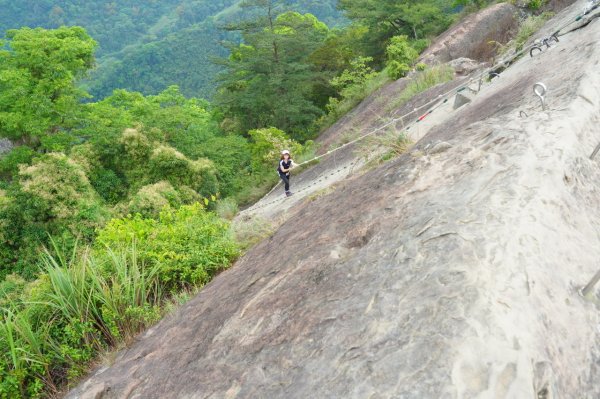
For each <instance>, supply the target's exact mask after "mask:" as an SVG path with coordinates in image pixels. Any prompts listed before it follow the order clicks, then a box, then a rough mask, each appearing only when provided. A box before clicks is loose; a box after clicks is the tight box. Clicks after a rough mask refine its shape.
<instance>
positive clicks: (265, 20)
mask: <svg viewBox="0 0 600 399" xmlns="http://www.w3.org/2000/svg"><path fill="white" fill-rule="evenodd" d="M252 4H253V6H254V7H255V8H258V9H259V10H260V11H261V14H259V16H258V17H257V18H256V19H254V20H251V21H249V22H244V23H242V24H239V25H237V27H235V29H239V30H240V31H241V32H242V36H243V39H244V42H243V43H242V44H240V45H232V44H229V45H228V47H229V48H230V50H231V56H230V57H229V58H228V59H226V60H223V65H224V66H225V68H226V72H224V73H223V74H222V75H221V80H220V86H219V93H218V95H217V102H218V104H219V105H220V106H221V107H222V108H223V112H224V114H225V116H226V117H228V118H231V119H233V120H235V122H236V126H238V128H239V130H241V131H243V132H246V131H248V130H251V129H256V128H264V127H269V126H275V127H277V128H279V129H282V130H284V131H287V132H289V133H290V134H291V135H292V136H293V137H294V138H295V139H300V140H302V139H307V138H309V137H310V136H311V135H312V134H311V133H310V127H311V126H312V123H313V121H314V120H315V119H316V118H317V117H318V116H319V115H321V114H322V112H323V111H322V106H323V105H324V103H325V102H326V100H327V98H318V97H319V95H318V93H319V88H320V87H321V86H324V85H328V81H329V78H330V77H331V74H330V73H329V74H328V73H327V72H325V71H323V70H320V69H319V68H318V67H317V66H316V65H315V64H314V63H313V62H312V61H311V55H312V54H313V53H314V52H315V50H317V49H318V48H319V46H321V45H322V44H323V43H324V41H325V40H326V39H327V37H328V35H329V29H328V28H327V26H326V25H325V24H323V23H322V22H320V21H319V20H318V19H317V18H316V17H315V16H314V15H312V14H304V15H302V14H299V13H297V12H285V13H282V14H279V15H277V16H276V15H275V14H276V12H277V9H278V8H277V6H278V3H277V2H274V1H270V0H259V1H255V2H253V3H252ZM319 102H321V104H319Z"/></svg>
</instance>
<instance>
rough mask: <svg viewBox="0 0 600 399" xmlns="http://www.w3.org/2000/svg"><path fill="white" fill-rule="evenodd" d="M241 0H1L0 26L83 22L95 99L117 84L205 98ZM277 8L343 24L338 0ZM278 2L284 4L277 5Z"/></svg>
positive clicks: (306, 0) (292, 1)
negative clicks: (93, 49) (92, 58)
mask: <svg viewBox="0 0 600 399" xmlns="http://www.w3.org/2000/svg"><path fill="white" fill-rule="evenodd" d="M241 3H243V1H241V0H220V1H212V0H164V1H163V0H161V1H156V0H151V1H141V0H134V1H127V2H124V3H123V2H114V1H105V0H104V1H86V2H81V1H73V0H70V1H56V0H44V1H37V0H36V1H33V0H25V1H11V0H0V31H2V32H5V31H7V30H8V29H14V28H20V27H22V26H29V27H38V26H40V27H45V28H58V27H60V26H62V25H67V26H73V25H77V26H82V27H84V28H85V29H86V30H87V31H88V33H89V34H90V35H91V36H92V37H93V38H94V39H95V40H96V41H97V42H98V43H99V46H98V50H97V64H98V67H97V69H96V70H94V71H92V72H91V78H90V79H89V80H86V81H85V83H84V86H85V87H86V88H87V89H88V90H89V92H90V93H91V94H92V95H93V96H94V97H96V98H103V97H105V96H107V95H110V94H111V92H112V90H114V89H116V88H124V89H128V90H135V91H140V92H142V93H144V94H157V93H158V92H160V91H162V90H164V89H165V88H167V87H168V86H170V85H174V84H176V85H178V86H179V87H180V89H181V91H182V93H184V94H185V95H188V96H198V97H203V98H208V97H211V95H212V93H213V91H214V88H215V83H214V78H215V75H216V74H217V73H218V72H219V71H220V68H219V67H218V66H216V65H215V64H214V63H213V62H212V59H213V58H216V57H220V56H224V55H226V51H225V50H224V49H223V47H222V46H220V44H219V42H220V41H221V40H224V39H231V40H238V39H239V36H237V35H235V34H228V33H227V32H225V31H223V30H222V29H221V28H222V27H223V26H224V25H226V24H228V23H230V22H232V21H237V20H239V19H240V18H242V17H241V13H243V7H240V4H241ZM281 3H282V4H280V5H279V8H281V9H293V10H296V11H300V12H310V13H312V14H314V15H316V16H317V17H318V18H319V19H321V20H322V21H324V22H325V23H327V24H328V25H329V26H337V25H342V24H344V23H345V19H344V17H343V16H342V13H341V12H340V11H339V10H337V9H336V3H337V0H325V1H315V0H289V1H286V2H281ZM283 3H285V4H283Z"/></svg>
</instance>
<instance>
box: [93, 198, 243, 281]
mask: <svg viewBox="0 0 600 399" xmlns="http://www.w3.org/2000/svg"><path fill="white" fill-rule="evenodd" d="M132 242H137V250H138V257H139V260H140V261H141V262H144V263H145V264H147V265H148V266H151V267H154V266H159V269H158V276H159V281H160V284H161V286H162V287H164V288H165V289H166V290H168V291H171V292H175V291H177V290H180V289H182V288H185V287H189V286H193V285H202V284H205V283H207V282H208V281H209V280H210V279H211V278H212V276H214V275H215V274H216V273H217V272H219V271H220V270H222V269H224V268H225V267H227V266H228V265H229V264H230V262H231V261H232V260H233V259H235V258H236V256H238V254H239V251H238V248H237V246H236V244H235V243H234V242H233V240H232V237H231V236H230V234H229V228H228V224H227V223H226V222H224V221H223V220H221V219H219V218H218V217H217V216H216V215H215V214H213V213H210V212H206V211H205V210H204V209H203V207H202V206H201V205H200V204H195V205H189V206H183V207H181V208H180V209H178V210H171V209H166V210H163V211H162V212H161V213H160V217H159V219H158V220H155V219H144V218H143V217H142V216H141V215H136V216H133V217H128V218H124V219H115V220H112V221H110V222H109V223H108V224H107V225H106V227H105V228H103V229H102V230H100V231H99V233H98V238H97V243H96V247H97V248H99V249H101V248H103V246H108V247H110V248H123V247H127V246H130V245H131V244H132Z"/></svg>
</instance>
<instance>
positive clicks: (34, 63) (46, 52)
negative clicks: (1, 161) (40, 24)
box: [0, 27, 96, 146]
mask: <svg viewBox="0 0 600 399" xmlns="http://www.w3.org/2000/svg"><path fill="white" fill-rule="evenodd" d="M7 37H8V39H9V42H8V46H9V49H8V50H2V51H0V135H1V136H3V137H8V138H10V139H13V140H22V141H24V142H26V143H30V144H31V145H33V146H37V145H38V144H39V143H40V142H41V141H42V140H43V138H44V136H49V135H55V134H57V133H59V132H60V131H61V130H62V129H65V128H69V127H72V126H73V124H74V123H75V121H76V119H77V116H78V112H79V111H80V106H79V102H80V100H81V99H82V98H83V97H85V96H86V93H85V92H83V91H81V90H79V89H78V88H77V87H76V86H75V80H76V79H78V78H81V77H82V76H84V75H85V73H86V72H87V70H88V69H89V68H90V67H91V66H92V65H93V62H94V49H95V47H96V42H95V41H94V40H93V39H92V38H90V37H89V36H88V34H87V33H86V32H85V30H84V29H82V28H79V27H71V28H67V27H62V28H59V29H56V30H45V29H41V28H37V29H29V28H24V29H19V30H12V31H9V32H8V33H7Z"/></svg>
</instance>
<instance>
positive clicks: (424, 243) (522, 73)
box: [67, 1, 600, 399]
mask: <svg viewBox="0 0 600 399" xmlns="http://www.w3.org/2000/svg"><path fill="white" fill-rule="evenodd" d="M585 4H586V2H584V1H578V2H576V3H574V4H573V5H572V6H570V7H569V8H567V9H565V10H564V11H563V12H561V13H559V14H558V15H557V16H556V17H555V18H553V19H552V20H551V21H550V22H549V24H548V26H547V27H546V28H544V29H545V30H544V31H545V32H552V29H553V28H555V27H556V26H560V25H562V24H563V23H564V22H565V21H568V20H569V19H570V18H571V19H572V18H574V17H575V15H576V14H577V13H578V12H580V11H581V9H582V8H583V7H584V6H585ZM599 38H600V22H599V21H598V20H597V21H595V22H593V23H591V24H590V25H589V26H588V27H587V28H585V29H582V30H578V31H575V32H573V33H571V34H569V35H567V36H564V37H562V38H561V41H560V42H559V43H557V44H556V45H553V46H552V48H551V49H549V50H547V51H545V52H543V53H541V54H539V55H536V57H535V58H529V57H528V56H527V57H524V58H522V59H521V60H520V61H519V62H517V63H516V64H515V65H513V66H512V67H510V68H509V69H507V70H506V71H505V72H504V73H503V74H502V76H501V77H500V78H499V79H496V80H495V82H494V84H491V85H489V86H487V87H486V88H485V89H484V90H483V91H482V92H481V93H480V94H479V95H478V96H477V97H476V98H475V99H474V100H473V102H472V103H471V104H470V105H468V106H466V107H464V109H462V110H461V111H460V112H456V113H452V114H451V115H450V116H449V117H448V118H447V119H446V120H443V121H442V120H440V121H439V124H437V125H436V126H432V128H431V130H430V131H429V133H428V134H427V135H426V136H425V137H424V138H423V139H421V140H420V141H419V142H418V143H417V145H416V146H415V148H414V149H413V150H412V151H411V152H410V153H409V154H406V155H404V156H402V157H400V158H399V159H396V160H394V161H392V162H389V163H387V164H384V165H383V166H381V167H380V168H377V169H374V170H372V171H369V172H366V173H365V174H363V175H360V176H357V177H354V178H352V179H351V180H350V181H346V182H341V183H339V185H338V187H337V189H336V191H335V193H333V194H332V195H325V196H321V197H319V198H316V199H315V200H314V201H312V202H310V204H308V205H306V206H301V207H298V208H297V210H296V212H295V214H294V215H291V217H290V218H289V219H288V220H287V222H286V223H285V224H284V225H282V226H281V227H280V228H279V229H278V230H277V232H276V233H275V234H274V235H273V236H272V237H271V238H269V239H267V240H265V241H263V242H262V243H260V244H258V245H257V246H256V247H255V248H253V249H252V250H251V251H250V252H249V253H247V254H246V255H245V256H244V257H243V258H242V259H241V260H240V261H238V262H237V263H236V265H235V266H234V267H232V268H231V269H229V270H227V271H226V272H224V273H222V274H221V275H219V276H218V277H217V278H215V279H214V280H213V281H212V282H211V283H210V284H209V285H207V287H206V288H205V289H203V290H202V292H201V293H200V294H199V295H198V296H197V297H196V298H194V299H193V300H191V301H190V302H189V303H188V304H187V305H185V306H184V307H183V308H182V309H180V310H179V311H178V313H177V314H175V315H174V316H172V317H170V318H168V319H166V320H163V321H161V322H160V323H158V325H156V326H155V327H154V328H152V329H151V330H149V331H148V332H146V333H145V334H143V335H142V336H141V337H140V338H139V340H138V342H136V343H135V344H134V345H133V346H132V347H130V348H129V349H126V350H124V351H122V352H121V353H120V354H119V355H118V357H117V359H116V360H115V362H114V364H112V365H111V366H110V367H103V368H101V369H99V370H97V371H96V372H95V373H94V374H93V375H92V376H90V378H89V379H88V380H87V381H85V382H83V383H82V384H81V385H80V386H79V387H77V388H76V389H74V390H73V391H72V392H71V393H69V394H68V396H67V397H69V398H96V399H98V398H144V399H152V398H215V399H216V398H357V399H358V398H403V399H424V398H436V399H437V398H511V399H515V398H517V399H520V398H537V399H550V398H589V399H595V398H599V397H600V383H598V382H599V381H600V324H599V323H600V313H599V311H598V308H597V306H596V305H595V303H594V302H595V301H596V302H597V301H598V291H596V292H594V293H593V295H591V296H590V297H589V298H583V297H582V296H581V295H580V294H579V290H580V288H581V287H583V286H584V285H585V284H586V283H587V282H588V281H589V280H590V279H591V278H592V276H593V275H594V274H595V273H596V272H597V271H598V269H599V268H600V263H599V261H598V260H599V259H600V165H599V164H598V162H600V158H598V159H596V160H590V159H589V156H590V154H591V153H592V151H593V149H594V148H595V147H596V145H597V144H598V142H600V45H599V44H598V39H599ZM538 81H542V82H544V83H545V84H546V86H547V87H548V89H549V91H548V94H547V104H548V110H546V111H541V108H540V105H539V100H538V99H537V98H536V97H535V96H534V95H533V91H532V86H533V84H534V83H535V82H538ZM519 111H525V112H526V113H527V115H528V117H519ZM439 143H444V145H442V146H440V145H438V144H439Z"/></svg>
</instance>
